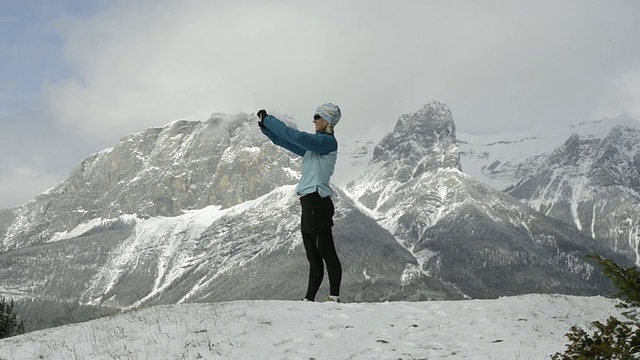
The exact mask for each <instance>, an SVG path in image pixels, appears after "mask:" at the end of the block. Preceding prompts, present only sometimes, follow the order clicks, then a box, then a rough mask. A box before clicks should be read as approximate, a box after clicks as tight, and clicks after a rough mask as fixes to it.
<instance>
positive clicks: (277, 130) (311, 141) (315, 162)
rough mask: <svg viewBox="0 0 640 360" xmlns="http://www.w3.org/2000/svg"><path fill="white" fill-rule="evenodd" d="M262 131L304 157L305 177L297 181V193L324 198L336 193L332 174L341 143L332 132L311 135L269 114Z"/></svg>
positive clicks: (275, 142)
mask: <svg viewBox="0 0 640 360" xmlns="http://www.w3.org/2000/svg"><path fill="white" fill-rule="evenodd" d="M263 124H264V126H265V127H264V128H261V130H262V133H263V134H265V135H267V137H268V138H269V139H270V140H271V142H273V143H274V144H276V145H278V146H281V147H283V148H285V149H287V150H289V151H291V152H293V153H295V154H297V155H299V156H303V159H302V177H301V178H300V182H299V183H298V189H297V192H298V195H300V196H303V195H307V194H311V193H314V192H316V191H317V192H318V194H320V196H321V197H327V196H331V195H333V189H331V187H330V186H329V179H330V178H331V175H333V171H334V169H335V167H336V159H337V158H338V142H337V141H336V138H335V136H333V135H332V134H326V133H324V132H320V133H316V134H309V133H306V132H303V131H299V130H296V129H292V128H290V127H288V126H287V125H286V124H285V123H283V122H282V121H280V120H278V119H277V118H276V117H274V116H271V115H268V116H267V117H265V118H264V120H263Z"/></svg>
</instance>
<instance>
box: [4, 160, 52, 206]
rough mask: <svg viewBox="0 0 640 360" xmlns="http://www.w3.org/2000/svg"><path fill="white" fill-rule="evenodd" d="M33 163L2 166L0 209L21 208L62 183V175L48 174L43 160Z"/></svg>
mask: <svg viewBox="0 0 640 360" xmlns="http://www.w3.org/2000/svg"><path fill="white" fill-rule="evenodd" d="M32 160H33V162H31V163H21V164H15V163H13V164H0V209H9V208H14V207H17V206H20V205H22V204H24V203H25V202H27V201H29V200H30V199H33V198H34V197H35V196H36V195H38V194H39V193H42V192H43V191H45V190H47V189H49V188H51V187H52V184H56V183H59V182H61V181H62V177H61V176H60V174H51V173H48V172H46V171H45V170H44V169H43V167H42V166H39V165H38V163H41V160H42V159H32Z"/></svg>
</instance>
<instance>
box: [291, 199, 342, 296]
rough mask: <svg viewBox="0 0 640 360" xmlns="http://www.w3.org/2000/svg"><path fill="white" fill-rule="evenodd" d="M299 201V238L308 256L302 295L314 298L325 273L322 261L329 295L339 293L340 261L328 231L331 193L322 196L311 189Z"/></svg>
mask: <svg viewBox="0 0 640 360" xmlns="http://www.w3.org/2000/svg"><path fill="white" fill-rule="evenodd" d="M300 203H301V204H302V216H301V221H300V223H301V224H300V227H301V230H302V241H303V243H304V249H305V250H306V251H307V259H308V260H309V286H308V288H307V295H306V296H305V298H306V299H307V300H311V301H313V300H315V298H316V294H317V293H318V289H319V288H320V284H322V277H323V276H324V263H326V264H327V273H328V274H329V287H330V295H334V296H339V295H340V282H341V281H342V265H341V264H340V259H338V254H337V253H336V247H335V245H334V244H333V234H332V232H331V227H332V226H333V213H334V207H333V201H331V197H328V196H327V197H324V198H323V197H321V196H320V195H319V194H318V193H317V192H314V193H312V194H308V195H305V196H303V197H301V198H300Z"/></svg>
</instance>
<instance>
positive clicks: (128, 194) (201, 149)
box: [0, 102, 611, 307]
mask: <svg viewBox="0 0 640 360" xmlns="http://www.w3.org/2000/svg"><path fill="white" fill-rule="evenodd" d="M287 121H289V122H290V123H292V124H293V122H292V120H291V119H287ZM461 149H462V150H461ZM464 149H465V147H464V144H462V145H461V144H460V142H459V141H458V139H457V138H456V128H455V124H454V122H453V119H452V117H451V112H450V110H449V108H448V107H447V106H446V104H444V103H441V102H434V103H431V104H428V105H426V106H425V107H424V108H422V109H420V110H419V111H417V112H416V113H411V114H406V115H403V116H401V117H400V118H399V120H398V122H397V124H396V126H395V129H394V131H393V132H391V133H390V134H388V135H387V136H385V137H384V138H383V139H382V140H381V141H380V142H377V143H376V142H371V141H363V142H359V143H358V142H352V143H349V142H345V143H344V144H343V143H342V141H341V155H340V157H339V163H338V165H337V167H338V169H337V172H338V173H341V175H337V178H336V183H337V184H339V185H344V186H340V187H341V188H342V190H339V191H338V192H337V195H336V197H335V202H336V208H337V213H336V218H335V223H336V226H335V230H334V236H335V239H336V243H337V244H336V246H337V247H338V252H339V254H340V256H341V258H342V260H343V264H344V279H343V298H344V300H347V301H382V300H424V299H456V298H461V297H463V296H469V297H480V298H494V297H497V296H501V295H513V294H522V293H531V292H541V293H568V294H582V295H589V294H601V293H603V292H606V291H608V290H609V289H610V284H609V281H608V280H605V279H603V277H602V276H601V274H600V271H599V269H598V268H596V267H594V265H593V264H592V263H590V262H588V261H586V259H585V257H584V255H585V254H588V253H592V252H594V251H597V252H599V253H601V254H603V255H605V256H607V255H609V254H610V253H611V251H610V250H609V249H608V248H606V247H603V244H601V243H598V242H595V241H594V240H593V239H592V238H591V237H590V236H589V235H588V234H586V233H583V232H581V231H579V230H578V229H576V228H575V227H573V226H571V225H569V224H566V223H563V222H561V221H559V220H556V219H554V218H552V217H550V216H547V215H545V214H543V213H540V212H538V211H536V210H534V209H533V208H531V207H530V206H527V205H526V204H524V203H523V202H521V201H519V200H518V199H516V198H514V197H513V196H510V195H509V194H505V193H503V192H501V191H498V190H496V189H494V188H492V187H491V186H489V185H487V184H485V183H483V182H481V181H479V180H477V179H474V178H473V177H471V176H469V175H468V174H465V173H463V172H462V171H461V170H464V166H463V165H464V160H461V154H462V158H463V159H464V157H465V154H469V153H470V152H467V153H465V152H464V151H466V150H464ZM472 153H475V152H472ZM299 167H300V159H299V158H297V157H295V156H294V155H291V154H289V153H287V152H286V151H284V150H282V149H279V148H276V147H275V146H273V144H271V143H270V142H269V141H268V140H267V139H266V138H265V137H264V136H262V135H261V134H260V133H259V130H258V128H257V126H256V124H255V119H253V117H252V116H249V115H246V114H239V115H236V116H229V115H223V114H214V115H213V116H212V117H211V118H210V119H209V120H208V121H205V122H197V121H195V122H190V121H177V122H174V123H171V124H168V125H166V126H164V127H158V128H151V129H148V130H146V131H144V132H141V133H137V134H131V135H128V136H126V137H124V138H123V139H122V140H121V141H120V142H119V143H118V144H117V145H116V146H115V147H114V148H113V149H107V150H104V151H102V152H99V153H97V154H93V155H91V156H90V157H88V158H87V159H85V160H84V161H83V162H81V163H80V164H79V165H78V166H77V167H76V168H74V169H73V170H72V172H71V174H70V176H69V178H68V179H67V180H65V181H64V182H62V183H61V184H60V185H58V186H56V187H55V188H53V189H51V190H49V191H47V192H45V193H43V194H41V195H39V196H38V197H36V198H35V199H34V200H33V201H31V202H29V203H27V204H24V205H23V206H21V207H19V208H17V209H12V210H8V211H2V212H0V235H1V238H0V239H1V242H0V251H2V252H1V253H0V292H1V293H3V294H11V295H12V296H15V297H31V298H33V297H42V298H47V297H50V298H55V299H61V300H73V301H81V302H83V303H89V304H103V305H113V306H117V307H131V306H139V305H150V304H172V303H177V302H199V301H224V300H236V299H298V298H300V297H301V292H302V291H303V290H304V289H305V287H306V272H307V263H306V259H305V257H304V250H303V248H302V244H301V237H300V234H299V224H298V222H299V220H298V219H299V202H298V199H297V197H296V196H295V190H294V188H295V185H294V184H295V183H296V182H297V180H298V179H299V177H300V173H299ZM342 173H346V174H348V175H342ZM354 179H355V181H354ZM326 290H327V289H326V288H322V289H321V292H322V291H325V292H326Z"/></svg>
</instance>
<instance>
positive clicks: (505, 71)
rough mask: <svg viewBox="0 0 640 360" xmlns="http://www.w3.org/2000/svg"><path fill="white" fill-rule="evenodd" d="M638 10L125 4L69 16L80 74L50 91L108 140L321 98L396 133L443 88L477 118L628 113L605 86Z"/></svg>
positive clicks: (486, 123)
mask: <svg viewBox="0 0 640 360" xmlns="http://www.w3.org/2000/svg"><path fill="white" fill-rule="evenodd" d="M578 5H579V6H578ZM638 15H640V9H639V7H637V6H633V5H632V4H631V5H630V4H629V3H627V2H620V3H619V4H618V6H612V5H611V4H610V3H607V4H603V3H600V2H595V1H575V2H572V1H569V2H562V3H557V2H552V1H541V2H535V3H526V2H508V1H494V2H491V3H488V2H483V3H478V2H475V1H462V2H450V1H429V2H418V1H401V2H387V1H350V2H338V1H325V2H322V3H317V2H316V3H314V2H293V1H276V2H258V1H256V2H252V1H245V2H238V3H225V4H223V3H221V2H216V1H204V0H202V1H200V0H190V1H182V2H169V3H166V2H162V3H159V2H156V1H142V2H127V1H121V2H118V3H116V5H114V6H113V7H111V8H110V9H109V10H108V11H105V12H103V13H99V14H97V15H94V16H91V17H85V18H74V19H72V20H68V21H66V22H64V23H61V29H62V30H61V33H62V35H63V37H64V38H65V40H66V54H67V57H68V59H69V61H70V63H71V64H72V66H73V67H74V68H75V70H76V76H74V77H71V78H67V79H65V80H63V81H58V82H54V83H51V84H50V85H49V86H48V88H47V92H48V103H49V108H50V111H51V113H52V115H53V116H54V118H55V119H56V120H57V121H58V122H59V123H60V124H63V125H65V126H67V127H69V128H73V129H76V130H77V131H79V132H80V133H82V134H84V135H85V136H88V137H91V138H95V139H100V141H102V142H104V143H105V145H108V144H109V143H112V142H113V141H114V139H117V138H118V137H120V136H122V135H124V134H126V133H128V132H132V131H139V130H142V129H144V128H146V127H148V126H152V125H161V124H164V123H167V122H170V121H172V120H174V119H177V118H180V117H184V116H188V115H190V114H193V113H199V114H200V113H203V112H204V113H211V112H218V111H221V112H230V113H235V112H240V111H244V112H253V111H256V110H258V109H260V108H262V107H265V108H267V109H268V110H272V111H277V112H281V113H288V114H290V115H292V116H294V117H295V118H296V119H297V120H298V121H299V122H301V128H302V129H303V130H308V131H311V129H312V127H311V123H310V121H311V119H310V114H311V113H312V112H313V111H314V109H315V107H316V106H317V105H319V104H320V103H322V102H325V101H331V102H335V103H337V104H339V105H340V106H341V108H342V109H343V112H344V120H343V121H342V122H341V124H340V128H341V129H340V130H339V131H341V132H342V134H343V135H344V134H356V133H358V134H362V133H365V134H366V133H369V134H381V133H384V132H387V131H390V130H391V129H392V128H393V124H394V123H395V121H396V119H397V117H398V116H399V115H401V114H402V113H406V112H411V111H415V110H417V109H418V108H420V107H421V106H422V105H423V104H424V103H426V102H428V101H431V100H433V99H442V100H444V101H446V102H448V103H449V105H450V106H451V108H452V110H453V112H454V116H455V119H456V121H457V122H458V125H459V127H460V128H467V129H470V130H474V131H483V130H488V131H495V130H496V129H499V128H504V127H510V128H517V127H523V126H531V124H533V123H540V124H554V123H557V122H558V121H568V122H577V121H584V120H586V119H585V118H584V117H587V116H590V115H591V114H593V113H594V112H595V110H594V107H596V106H595V105H594V104H597V103H599V104H602V103H603V102H606V103H608V105H606V106H607V107H608V108H615V107H621V108H620V109H619V111H617V112H625V111H629V109H623V107H625V106H631V105H625V104H622V103H617V104H615V106H614V105H613V104H610V103H611V101H609V100H606V99H607V96H605V95H604V94H605V92H606V90H605V87H606V84H607V82H608V81H609V79H611V78H612V77H613V76H615V74H621V73H624V71H625V69H627V68H628V67H629V66H631V64H633V63H634V61H635V60H636V59H637V58H638V55H640V46H639V45H638V43H637V41H636V39H635V35H634V34H637V33H640V25H638V22H636V21H635V20H633V19H635V18H637V16H638ZM599 106H602V105H599ZM307 120H308V123H307Z"/></svg>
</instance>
